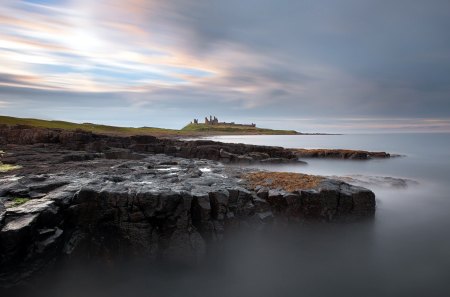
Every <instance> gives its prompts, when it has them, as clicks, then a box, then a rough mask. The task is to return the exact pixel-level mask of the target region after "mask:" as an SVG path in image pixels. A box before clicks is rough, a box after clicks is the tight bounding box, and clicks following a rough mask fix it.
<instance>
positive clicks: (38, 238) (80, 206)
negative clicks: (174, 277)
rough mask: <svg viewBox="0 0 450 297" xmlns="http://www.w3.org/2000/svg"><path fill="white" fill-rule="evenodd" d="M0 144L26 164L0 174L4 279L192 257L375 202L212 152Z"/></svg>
mask: <svg viewBox="0 0 450 297" xmlns="http://www.w3.org/2000/svg"><path fill="white" fill-rule="evenodd" d="M0 149H1V150H4V151H5V152H6V153H5V154H4V156H6V157H7V158H10V159H15V161H16V163H17V164H19V165H21V166H22V167H21V168H18V169H16V170H13V171H10V172H8V173H1V174H0V197H1V198H0V280H1V281H2V282H3V284H8V285H12V284H14V283H17V282H20V281H23V280H24V279H27V278H29V277H32V276H33V275H35V274H36V273H37V272H39V271H42V270H43V269H45V268H47V267H49V266H51V264H52V263H55V262H60V261H62V260H71V259H79V258H88V259H92V260H97V261H102V260H104V261H111V258H126V257H139V258H140V259H147V260H156V259H171V260H176V261H183V262H191V261H196V259H198V258H199V257H202V256H203V255H204V254H205V253H206V252H207V250H208V248H209V247H210V246H211V245H212V244H217V243H220V242H222V240H224V239H226V238H227V236H228V234H230V233H231V232H233V231H235V230H239V229H242V228H245V229H246V230H253V229H254V230H258V229H260V228H261V227H264V226H269V225H271V224H290V223H302V222H308V221H324V222H328V221H340V220H352V219H356V218H362V217H368V216H371V215H373V213H374V211H375V196H374V194H373V193H372V192H371V191H370V190H367V189H365V188H361V187H355V186H352V185H349V184H347V183H344V182H341V181H336V180H331V179H326V178H321V177H308V176H304V175H295V174H286V175H284V176H283V174H280V173H267V172H265V173H263V174H264V175H265V176H260V177H261V178H259V181H260V183H258V184H255V179H254V178H253V179H252V176H253V177H254V174H262V173H258V172H254V171H251V170H246V169H239V168H234V167H228V166H224V165H223V164H221V163H218V162H215V161H211V160H202V159H186V158H179V157H173V156H168V155H163V154H148V153H147V154H140V155H139V158H136V160H134V157H133V158H130V155H128V154H125V155H120V154H118V155H114V158H113V157H111V156H110V158H107V157H106V153H95V154H99V155H94V156H91V155H90V154H94V153H91V152H86V151H73V150H68V149H67V147H66V146H61V145H56V144H35V145H20V146H12V145H7V146H4V147H0ZM286 179H288V180H289V182H287V183H281V182H280V181H283V180H286ZM305 180H308V181H310V182H308V183H305V184H302V183H301V181H305ZM19 198H20V199H19Z"/></svg>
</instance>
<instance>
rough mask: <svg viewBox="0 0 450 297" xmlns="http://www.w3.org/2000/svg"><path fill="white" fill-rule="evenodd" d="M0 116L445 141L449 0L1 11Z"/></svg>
mask: <svg viewBox="0 0 450 297" xmlns="http://www.w3.org/2000/svg"><path fill="white" fill-rule="evenodd" d="M0 1H1V6H0V114H1V115H11V116H19V117H32V118H43V119H59V120H68V121H75V122H91V123H105V124H112V125H120V126H134V127H138V126H155V127H167V128H181V127H183V126H184V125H185V124H186V123H187V122H189V121H191V120H192V119H193V118H200V119H203V117H205V116H209V115H216V116H218V118H219V120H223V121H236V122H243V123H250V122H254V123H256V124H257V125H258V126H261V127H268V128H279V129H296V130H298V131H302V132H343V133H352V132H355V133H359V132H383V133H384V132H450V32H449V28H450V1H448V0H376V1H375V0H372V1H369V0H339V1H336V0H276V1H275V0H272V1H268V0H245V1H242V0H227V1H223V0H222V1H220V0H164V1H163V0H96V1H90V0H77V1H75V0H23V1H19V0H0Z"/></svg>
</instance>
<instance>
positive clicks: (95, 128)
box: [0, 116, 182, 135]
mask: <svg viewBox="0 0 450 297" xmlns="http://www.w3.org/2000/svg"><path fill="white" fill-rule="evenodd" d="M0 124H7V125H28V126H33V127H41V128H56V129H64V130H76V129H81V130H84V131H91V132H94V133H101V134H114V135H179V134H182V132H180V131H179V130H172V129H163V128H150V127H142V128H130V127H115V126H106V125H96V124H89V123H85V124H77V123H71V122H64V121H46V120H38V119H22V118H14V117H8V116H0Z"/></svg>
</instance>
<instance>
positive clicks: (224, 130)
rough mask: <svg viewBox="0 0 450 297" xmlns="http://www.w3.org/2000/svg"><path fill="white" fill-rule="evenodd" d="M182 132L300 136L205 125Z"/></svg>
mask: <svg viewBox="0 0 450 297" xmlns="http://www.w3.org/2000/svg"><path fill="white" fill-rule="evenodd" d="M181 131H189V132H203V133H206V134H209V133H210V134H216V133H223V134H233V133H237V134H267V135H294V134H298V132H297V131H294V130H273V129H265V128H258V127H246V126H233V125H205V124H189V125H187V126H185V127H184V128H183V129H181Z"/></svg>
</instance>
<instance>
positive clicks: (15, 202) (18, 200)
mask: <svg viewBox="0 0 450 297" xmlns="http://www.w3.org/2000/svg"><path fill="white" fill-rule="evenodd" d="M11 201H12V207H16V206H20V205H22V204H24V203H26V202H28V201H30V198H21V197H14V198H12V199H11Z"/></svg>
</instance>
